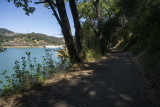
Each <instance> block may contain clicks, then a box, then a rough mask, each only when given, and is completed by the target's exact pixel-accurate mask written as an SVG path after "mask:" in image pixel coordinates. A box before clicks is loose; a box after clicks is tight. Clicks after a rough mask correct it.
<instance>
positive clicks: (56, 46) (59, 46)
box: [2, 45, 63, 48]
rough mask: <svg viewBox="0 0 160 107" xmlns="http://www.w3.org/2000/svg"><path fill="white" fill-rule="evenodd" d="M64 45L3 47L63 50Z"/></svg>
mask: <svg viewBox="0 0 160 107" xmlns="http://www.w3.org/2000/svg"><path fill="white" fill-rule="evenodd" d="M62 47H63V45H45V46H2V48H62Z"/></svg>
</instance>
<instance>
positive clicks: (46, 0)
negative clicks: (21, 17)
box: [34, 0, 57, 7]
mask: <svg viewBox="0 0 160 107" xmlns="http://www.w3.org/2000/svg"><path fill="white" fill-rule="evenodd" d="M46 2H47V3H48V2H50V3H51V4H53V5H54V6H56V7H57V5H56V4H55V3H54V2H53V1H48V0H45V1H43V2H34V3H35V4H41V3H46Z"/></svg>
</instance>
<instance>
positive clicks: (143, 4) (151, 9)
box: [118, 0, 160, 70]
mask: <svg viewBox="0 0 160 107" xmlns="http://www.w3.org/2000/svg"><path fill="white" fill-rule="evenodd" d="M118 6H119V8H120V15H121V16H120V18H122V16H125V20H126V23H125V26H124V27H121V30H120V32H119V33H118V34H119V36H121V37H122V38H123V40H124V41H123V43H122V44H121V46H122V47H123V48H124V49H125V50H128V49H130V50H131V51H132V52H133V53H134V54H135V55H137V54H139V53H141V52H142V51H143V52H145V54H144V55H143V58H142V59H143V62H144V63H145V64H144V65H146V66H147V67H148V68H157V69H156V70H158V69H159V68H158V66H159V60H160V58H159V55H160V42H159V41H160V36H159V35H160V20H159V19H160V6H159V1H156V0H153V1H150V0H140V1H138V0H136V1H135V0H119V2H118Z"/></svg>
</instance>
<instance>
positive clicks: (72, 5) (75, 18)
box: [69, 0, 85, 59]
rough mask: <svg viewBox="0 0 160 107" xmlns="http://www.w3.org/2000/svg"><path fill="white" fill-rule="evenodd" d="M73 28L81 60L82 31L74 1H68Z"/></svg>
mask: <svg viewBox="0 0 160 107" xmlns="http://www.w3.org/2000/svg"><path fill="white" fill-rule="evenodd" d="M69 4H70V8H71V12H72V16H73V21H74V26H75V37H76V47H77V52H78V56H79V57H80V58H81V59H85V53H84V47H83V37H82V29H81V25H80V21H79V16H78V11H77V6H76V2H75V0H69Z"/></svg>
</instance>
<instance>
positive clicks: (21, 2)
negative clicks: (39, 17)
mask: <svg viewBox="0 0 160 107" xmlns="http://www.w3.org/2000/svg"><path fill="white" fill-rule="evenodd" d="M11 1H14V4H15V6H16V7H17V8H19V7H22V8H23V10H24V11H25V12H26V13H25V14H26V15H28V16H29V14H30V13H33V12H34V11H35V8H34V7H30V6H29V3H32V0H8V2H11Z"/></svg>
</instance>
